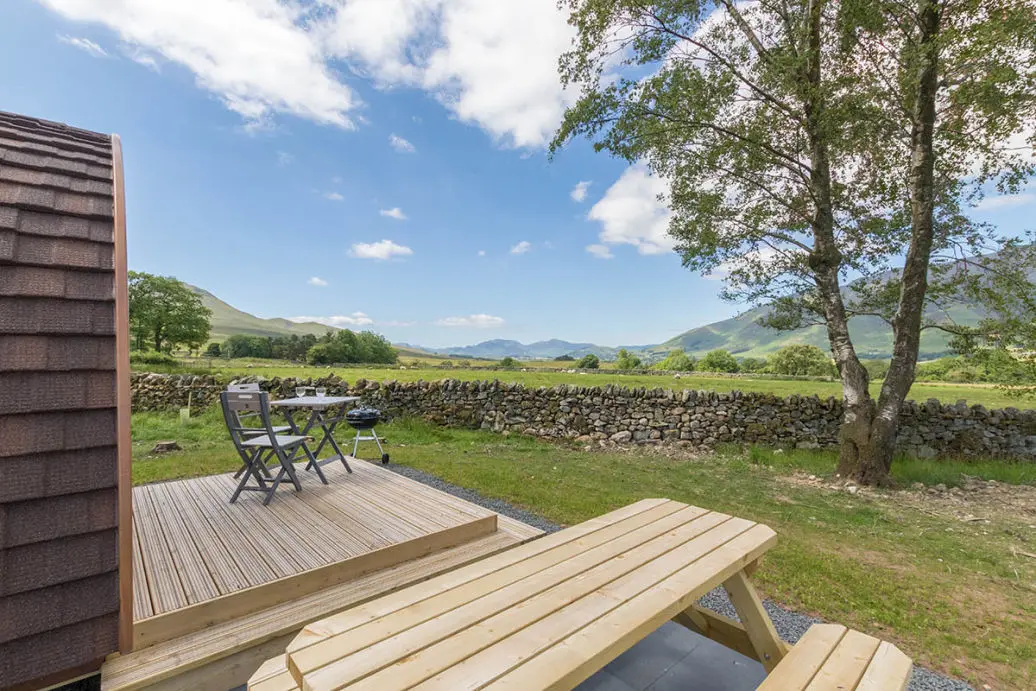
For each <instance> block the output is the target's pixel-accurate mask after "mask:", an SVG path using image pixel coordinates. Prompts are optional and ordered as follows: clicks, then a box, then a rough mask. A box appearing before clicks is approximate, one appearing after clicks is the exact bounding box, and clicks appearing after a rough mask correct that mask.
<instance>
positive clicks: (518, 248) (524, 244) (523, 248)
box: [511, 240, 532, 254]
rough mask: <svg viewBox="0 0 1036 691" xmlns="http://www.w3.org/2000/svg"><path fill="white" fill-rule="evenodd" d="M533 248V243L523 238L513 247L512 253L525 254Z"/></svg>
mask: <svg viewBox="0 0 1036 691" xmlns="http://www.w3.org/2000/svg"><path fill="white" fill-rule="evenodd" d="M531 249H532V243H531V242H529V241H528V240H522V241H521V242H519V243H518V244H517V245H515V246H514V247H512V248H511V254H525V253H526V252H528V251H529V250H531Z"/></svg>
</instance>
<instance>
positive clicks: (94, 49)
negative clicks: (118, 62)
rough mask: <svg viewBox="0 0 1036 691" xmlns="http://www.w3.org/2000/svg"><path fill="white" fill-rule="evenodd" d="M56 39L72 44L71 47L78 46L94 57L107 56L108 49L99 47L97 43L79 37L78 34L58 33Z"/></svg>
mask: <svg viewBox="0 0 1036 691" xmlns="http://www.w3.org/2000/svg"><path fill="white" fill-rule="evenodd" d="M58 40H59V41H61V42H62V43H65V44H68V45H70V46H72V47H73V48H78V49H79V50H81V51H83V52H84V53H89V54H90V55H92V56H94V57H95V58H106V57H108V51H106V50H105V49H104V48H101V47H100V46H99V45H97V44H96V43H94V42H93V41H91V40H90V39H88V38H80V37H78V36H66V35H64V34H58Z"/></svg>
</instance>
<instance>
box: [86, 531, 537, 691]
mask: <svg viewBox="0 0 1036 691" xmlns="http://www.w3.org/2000/svg"><path fill="white" fill-rule="evenodd" d="M501 518H503V517H501ZM539 533H540V531H538V530H537V529H535V528H532V527H530V526H526V525H524V524H522V523H518V522H517V521H512V520H501V521H500V523H499V526H498V530H497V532H495V533H493V534H491V535H486V536H483V537H480V538H477V539H475V540H472V541H470V542H466V543H464V544H461V545H458V546H456V547H451V548H448V549H444V550H441V551H438V552H434V553H432V554H429V555H427V556H424V557H421V558H419V559H414V560H413V561H408V562H405V563H402V564H398V565H396V566H392V567H390V568H387V569H382V570H380V571H376V572H373V573H369V574H366V575H364V576H360V577H358V578H355V579H353V580H350V581H348V582H346V583H342V584H339V585H335V586H332V587H330V588H325V589H323V590H319V591H316V592H314V593H311V594H309V595H305V596H303V597H299V598H296V599H294V600H290V601H288V602H283V603H280V604H278V605H275V606H273V607H270V608H268V609H264V610H260V611H258V612H254V613H252V614H249V615H247V616H244V617H241V618H238V619H233V620H231V621H227V622H224V623H222V624H217V625H215V626H210V627H208V628H206V629H203V630H201V631H196V632H194V633H190V634H187V635H184V636H180V637H178V638H173V639H170V640H167V641H163V642H161V643H157V644H155V645H152V646H149V647H146V648H142V649H140V650H135V651H133V652H131V653H128V654H126V655H119V656H116V657H113V658H111V659H110V660H108V661H107V662H106V663H105V664H104V666H103V667H102V668H101V689H102V691H131V690H133V689H142V688H149V689H155V690H156V691H173V690H179V689H183V690H184V691H186V690H187V689H197V690H198V691H206V690H207V689H212V691H225V690H226V689H228V688H232V687H234V686H239V685H241V684H244V683H245V682H246V681H248V678H249V677H250V676H251V675H252V674H253V673H254V672H255V671H256V669H257V668H258V667H259V665H260V664H262V662H263V661H265V660H266V659H267V658H269V657H271V655H273V654H274V651H276V650H278V649H279V650H283V649H284V646H285V645H287V643H288V642H289V641H290V640H291V638H293V637H294V636H295V634H296V633H298V632H299V630H301V629H302V627H303V626H305V625H306V624H308V623H310V622H313V621H316V620H318V619H322V618H324V617H327V616H329V615H331V614H333V613H336V612H340V611H342V610H345V609H348V608H350V607H353V606H355V605H357V604H359V603H362V602H365V601H367V600H370V599H372V598H375V597H378V596H380V595H384V594H386V593H389V592H392V591H394V590H398V589H400V588H403V587H406V586H408V585H411V584H413V583H417V582H419V581H423V580H426V579H428V578H431V577H432V576H435V575H437V574H440V573H444V572H446V571H449V570H451V569H455V568H458V567H460V566H463V565H464V564H468V563H471V562H472V561H475V560H478V559H482V558H484V557H486V556H489V555H491V554H495V553H496V552H500V551H502V550H504V549H507V548H509V547H513V546H514V545H517V544H520V543H522V542H526V541H528V540H529V539H532V538H533V537H535V536H536V535H538V534H539Z"/></svg>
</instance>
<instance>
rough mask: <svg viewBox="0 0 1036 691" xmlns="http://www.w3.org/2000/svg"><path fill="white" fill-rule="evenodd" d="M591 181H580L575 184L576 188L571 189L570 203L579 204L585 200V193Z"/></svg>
mask: <svg viewBox="0 0 1036 691" xmlns="http://www.w3.org/2000/svg"><path fill="white" fill-rule="evenodd" d="M592 182H593V181H592V180H580V181H579V182H577V183H576V186H575V187H573V188H572V193H571V194H572V201H574V202H581V201H583V200H585V199H586V193H587V191H588V190H589V189H590V184H591V183H592Z"/></svg>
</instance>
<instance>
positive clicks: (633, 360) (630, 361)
mask: <svg viewBox="0 0 1036 691" xmlns="http://www.w3.org/2000/svg"><path fill="white" fill-rule="evenodd" d="M639 367H640V358H639V357H637V356H636V355H634V354H633V353H631V352H629V351H628V350H626V349H625V348H619V352H618V353H617V354H616V356H615V368H616V369H621V370H631V369H637V368H639Z"/></svg>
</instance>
